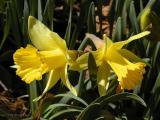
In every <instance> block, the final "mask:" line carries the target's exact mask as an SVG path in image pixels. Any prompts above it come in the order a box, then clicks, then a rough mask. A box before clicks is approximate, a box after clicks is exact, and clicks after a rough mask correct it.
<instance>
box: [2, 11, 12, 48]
mask: <svg viewBox="0 0 160 120" xmlns="http://www.w3.org/2000/svg"><path fill="white" fill-rule="evenodd" d="M9 31H10V16H9V13H7V18H6V22H5V25H4V29H3V38H2V41H1V43H0V50H1V49H2V47H3V44H4V42H5V41H6V39H7V37H8V34H9Z"/></svg>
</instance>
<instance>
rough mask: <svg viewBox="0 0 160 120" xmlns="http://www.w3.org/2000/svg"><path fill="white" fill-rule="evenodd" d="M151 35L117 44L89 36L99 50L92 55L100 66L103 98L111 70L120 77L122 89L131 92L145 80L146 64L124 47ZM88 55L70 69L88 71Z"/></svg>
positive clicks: (99, 87)
mask: <svg viewBox="0 0 160 120" xmlns="http://www.w3.org/2000/svg"><path fill="white" fill-rule="evenodd" d="M149 33H150V32H148V31H145V32H142V33H140V34H137V35H134V36H132V37H130V38H129V39H128V40H125V41H120V42H115V43H113V42H112V41H111V40H110V39H109V38H108V37H106V36H104V41H102V40H99V38H97V37H96V36H94V35H91V34H88V35H87V36H88V37H89V38H90V39H92V40H93V42H94V44H95V45H96V47H97V50H96V51H92V52H91V53H92V54H93V56H94V58H95V61H96V64H97V66H98V72H97V85H98V90H99V94H100V95H101V96H102V95H105V93H106V90H107V88H108V76H109V74H110V71H111V70H113V71H114V72H115V74H116V75H117V76H118V81H119V84H120V86H121V88H122V89H127V90H131V89H133V88H134V87H135V86H136V85H138V84H139V83H140V81H141V80H142V79H143V74H144V73H145V66H146V64H145V63H144V61H143V60H142V59H140V58H139V57H137V56H136V55H134V54H133V53H132V52H130V51H128V50H127V49H123V48H122V47H123V46H124V45H126V44H128V43H130V42H132V41H133V40H136V39H139V38H141V37H144V36H146V35H148V34H149ZM94 39H95V40H94ZM98 45H99V46H98ZM88 55H89V53H85V54H83V55H82V56H80V57H79V58H78V59H77V60H76V63H75V65H73V66H71V68H70V69H72V70H80V69H82V70H83V69H87V68H88V65H87V64H88Z"/></svg>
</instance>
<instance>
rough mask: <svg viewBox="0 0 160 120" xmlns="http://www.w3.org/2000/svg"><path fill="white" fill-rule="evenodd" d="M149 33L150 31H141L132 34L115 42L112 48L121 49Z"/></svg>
mask: <svg viewBox="0 0 160 120" xmlns="http://www.w3.org/2000/svg"><path fill="white" fill-rule="evenodd" d="M149 34H150V32H149V31H145V32H141V33H139V34H136V35H134V36H131V37H130V38H129V39H128V40H125V41H120V42H115V43H114V44H113V45H112V46H111V47H112V49H121V48H122V47H123V46H124V45H126V44H128V43H130V42H132V41H133V40H137V39H140V38H142V37H144V36H146V35H149Z"/></svg>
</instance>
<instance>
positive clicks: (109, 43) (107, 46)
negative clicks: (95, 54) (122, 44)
mask: <svg viewBox="0 0 160 120" xmlns="http://www.w3.org/2000/svg"><path fill="white" fill-rule="evenodd" d="M103 40H105V44H106V49H107V48H109V47H110V46H111V45H112V44H113V42H112V40H111V39H110V38H109V37H107V36H106V34H104V35H103Z"/></svg>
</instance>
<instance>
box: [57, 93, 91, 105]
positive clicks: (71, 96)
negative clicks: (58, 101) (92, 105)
mask: <svg viewBox="0 0 160 120" xmlns="http://www.w3.org/2000/svg"><path fill="white" fill-rule="evenodd" d="M55 97H68V98H72V99H74V100H76V101H78V102H80V103H82V104H83V105H85V106H88V104H87V103H86V102H85V101H84V100H82V99H81V98H80V97H77V96H74V95H71V94H58V95H56V96H55Z"/></svg>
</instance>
